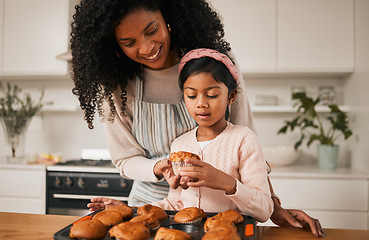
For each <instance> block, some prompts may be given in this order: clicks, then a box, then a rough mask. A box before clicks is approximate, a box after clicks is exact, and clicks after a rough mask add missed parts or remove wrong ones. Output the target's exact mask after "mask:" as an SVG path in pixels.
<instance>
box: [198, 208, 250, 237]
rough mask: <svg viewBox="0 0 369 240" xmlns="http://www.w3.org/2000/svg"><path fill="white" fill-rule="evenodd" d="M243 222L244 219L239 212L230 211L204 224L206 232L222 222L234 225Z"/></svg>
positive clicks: (209, 219)
mask: <svg viewBox="0 0 369 240" xmlns="http://www.w3.org/2000/svg"><path fill="white" fill-rule="evenodd" d="M243 220H244V219H243V217H242V215H241V214H240V213H239V212H237V211H235V210H231V209H230V210H227V211H225V212H221V213H218V214H217V215H215V216H213V217H210V218H208V219H206V221H205V223H204V231H205V232H206V231H208V230H209V229H210V228H212V227H213V226H216V225H218V224H219V223H220V222H221V221H223V222H228V223H230V224H233V225H234V224H238V223H241V222H243Z"/></svg>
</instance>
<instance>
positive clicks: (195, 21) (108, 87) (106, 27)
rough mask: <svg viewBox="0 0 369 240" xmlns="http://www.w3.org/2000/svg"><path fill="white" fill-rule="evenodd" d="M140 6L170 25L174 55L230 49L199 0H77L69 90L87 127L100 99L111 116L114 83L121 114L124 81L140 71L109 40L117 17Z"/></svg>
mask: <svg viewBox="0 0 369 240" xmlns="http://www.w3.org/2000/svg"><path fill="white" fill-rule="evenodd" d="M141 7H142V8H144V9H147V10H150V11H160V12H161V13H162V15H163V17H164V19H165V21H166V23H167V24H169V25H170V27H171V33H170V36H171V49H174V50H175V52H176V53H177V55H178V57H179V58H181V57H182V56H183V55H184V54H185V53H187V52H188V51H190V50H192V49H195V48H212V49H215V50H218V51H220V52H227V51H230V46H229V43H227V42H226V41H225V40H224V39H223V37H224V29H223V24H222V22H221V20H220V19H219V16H218V15H217V13H216V12H215V11H214V10H212V9H211V8H210V6H209V4H208V3H207V2H206V1H205V0H82V1H81V3H80V4H79V5H77V6H76V7H75V9H76V11H75V14H74V16H73V19H74V21H73V23H72V32H71V37H72V38H71V49H72V78H73V81H74V84H75V87H74V88H73V94H75V95H77V97H78V99H79V102H80V106H81V108H82V110H83V111H84V115H85V120H86V121H87V124H88V127H89V128H91V129H92V128H93V120H94V115H95V112H96V110H97V111H98V113H99V116H102V115H103V108H102V104H103V101H104V100H108V103H109V105H110V113H109V115H108V119H109V120H112V119H113V116H114V114H116V113H115V110H114V101H113V98H112V92H113V91H114V90H115V89H116V88H117V87H120V88H121V89H122V95H121V98H122V102H123V109H120V113H119V114H124V112H125V106H126V101H127V99H126V90H125V88H126V86H127V81H128V79H132V78H134V77H135V76H140V74H141V71H142V69H141V64H139V63H136V62H134V61H132V60H131V59H130V58H128V57H126V56H125V55H124V53H123V52H122V51H121V50H120V48H119V46H118V44H117V42H116V40H115V38H114V28H115V27H116V26H117V24H118V23H119V22H120V20H121V19H122V18H123V17H125V16H126V15H127V14H128V13H130V12H132V11H133V10H135V9H138V8H141ZM117 51H118V54H119V56H121V57H122V58H119V57H118V56H117Z"/></svg>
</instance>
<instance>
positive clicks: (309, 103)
mask: <svg viewBox="0 0 369 240" xmlns="http://www.w3.org/2000/svg"><path fill="white" fill-rule="evenodd" d="M292 99H294V100H297V101H296V104H295V106H296V107H297V112H298V113H299V115H298V116H297V117H295V118H293V119H292V120H291V121H285V125H284V126H283V127H282V128H281V129H279V131H278V134H282V133H283V134H285V133H286V132H287V131H288V130H290V131H291V132H292V131H294V129H295V128H299V129H300V132H301V137H300V139H299V140H298V141H297V142H296V143H295V149H298V148H299V147H300V145H301V144H302V142H303V141H304V139H305V138H308V141H307V146H308V147H309V146H310V144H311V143H313V142H314V141H319V142H320V143H321V144H323V145H334V143H335V141H336V140H337V139H338V138H339V137H340V136H341V135H343V137H344V139H345V140H346V139H348V138H349V137H350V136H351V135H352V131H351V130H350V129H349V127H348V119H347V114H346V113H345V112H342V111H341V110H340V109H339V107H338V106H337V105H336V104H331V105H328V107H329V109H330V113H329V114H328V115H329V116H328V117H327V118H326V119H327V120H328V122H329V127H328V130H326V129H324V126H323V121H322V119H321V117H320V116H319V115H318V113H317V111H316V105H317V104H318V103H319V102H320V99H319V97H317V98H316V99H313V98H310V97H308V96H306V94H305V93H304V92H298V93H293V94H292Z"/></svg>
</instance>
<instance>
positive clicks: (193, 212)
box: [174, 207, 206, 223]
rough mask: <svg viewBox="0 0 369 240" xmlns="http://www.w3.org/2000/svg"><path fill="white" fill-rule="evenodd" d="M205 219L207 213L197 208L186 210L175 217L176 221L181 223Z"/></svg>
mask: <svg viewBox="0 0 369 240" xmlns="http://www.w3.org/2000/svg"><path fill="white" fill-rule="evenodd" d="M203 218H206V213H205V212H204V211H203V210H202V209H201V208H197V207H188V208H184V209H182V210H181V211H179V212H177V213H176V214H175V215H174V221H176V222H179V223H188V222H192V221H195V220H198V219H203Z"/></svg>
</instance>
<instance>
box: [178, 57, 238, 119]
mask: <svg viewBox="0 0 369 240" xmlns="http://www.w3.org/2000/svg"><path fill="white" fill-rule="evenodd" d="M199 73H210V74H211V76H212V77H213V78H214V79H215V81H217V82H219V83H224V85H226V86H227V88H228V95H229V94H230V93H231V92H232V91H233V90H235V89H237V83H236V81H235V80H234V78H233V77H232V74H231V73H230V72H229V70H228V68H227V67H226V66H225V65H224V64H223V63H222V62H219V61H217V60H215V59H214V58H211V57H202V58H196V59H192V60H190V61H188V62H187V63H186V64H185V65H184V67H183V69H182V71H181V73H180V74H179V80H178V83H179V87H180V89H181V90H182V91H183V85H184V83H185V82H186V80H187V79H188V78H189V77H191V76H194V75H197V74H199ZM225 118H226V119H229V109H228V108H227V111H226V113H225Z"/></svg>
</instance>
